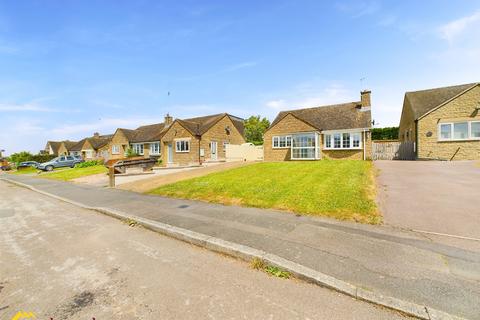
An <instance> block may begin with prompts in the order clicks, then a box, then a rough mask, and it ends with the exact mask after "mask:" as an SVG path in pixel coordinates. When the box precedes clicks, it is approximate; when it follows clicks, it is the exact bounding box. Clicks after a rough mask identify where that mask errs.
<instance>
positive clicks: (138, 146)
mask: <svg viewBox="0 0 480 320" xmlns="http://www.w3.org/2000/svg"><path fill="white" fill-rule="evenodd" d="M132 149H133V152H135V153H136V154H138V155H141V156H143V143H132Z"/></svg>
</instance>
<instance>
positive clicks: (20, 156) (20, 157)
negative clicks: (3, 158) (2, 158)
mask: <svg viewBox="0 0 480 320" xmlns="http://www.w3.org/2000/svg"><path fill="white" fill-rule="evenodd" d="M32 157H33V154H31V153H30V152H28V151H21V152H17V153H12V154H11V155H10V157H8V159H9V161H11V162H14V163H16V164H18V163H20V162H23V161H30V160H31V159H32Z"/></svg>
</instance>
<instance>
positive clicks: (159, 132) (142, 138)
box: [127, 122, 165, 142]
mask: <svg viewBox="0 0 480 320" xmlns="http://www.w3.org/2000/svg"><path fill="white" fill-rule="evenodd" d="M164 129H165V123H163V122H162V123H155V124H150V125H146V126H141V127H138V128H137V129H135V130H130V131H132V132H130V133H129V134H131V135H132V136H131V137H128V136H127V138H128V140H129V141H130V142H150V141H160V139H161V138H162V136H163V134H164V133H165V130H164Z"/></svg>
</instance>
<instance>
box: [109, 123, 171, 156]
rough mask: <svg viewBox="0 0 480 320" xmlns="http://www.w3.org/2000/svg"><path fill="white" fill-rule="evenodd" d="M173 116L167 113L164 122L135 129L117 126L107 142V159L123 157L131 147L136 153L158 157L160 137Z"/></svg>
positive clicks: (159, 154)
mask: <svg viewBox="0 0 480 320" xmlns="http://www.w3.org/2000/svg"><path fill="white" fill-rule="evenodd" d="M172 123H173V117H172V116H170V115H169V114H167V115H166V116H165V122H162V123H156V124H150V125H145V126H141V127H138V128H137V129H134V130H131V129H124V128H118V129H117V130H116V131H115V133H114V134H113V137H112V139H111V140H110V143H109V148H108V152H109V156H108V159H122V158H125V156H126V153H127V150H128V149H129V148H131V149H132V150H133V151H134V152H135V153H136V154H138V155H140V156H144V157H145V158H149V157H160V156H161V154H162V149H161V142H160V141H161V139H162V137H163V134H164V133H165V132H166V129H167V128H168V126H170V125H171V124H172Z"/></svg>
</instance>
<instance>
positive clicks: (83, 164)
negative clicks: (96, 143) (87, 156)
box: [75, 160, 103, 168]
mask: <svg viewBox="0 0 480 320" xmlns="http://www.w3.org/2000/svg"><path fill="white" fill-rule="evenodd" d="M101 164H103V161H102V160H91V161H85V162H80V163H77V164H76V165H75V168H87V167H93V166H98V165H101Z"/></svg>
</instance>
